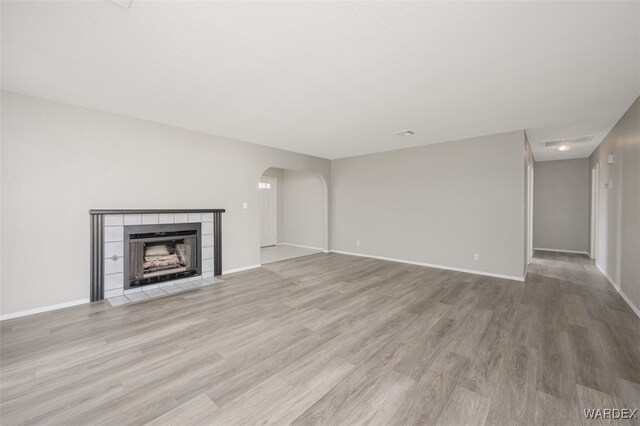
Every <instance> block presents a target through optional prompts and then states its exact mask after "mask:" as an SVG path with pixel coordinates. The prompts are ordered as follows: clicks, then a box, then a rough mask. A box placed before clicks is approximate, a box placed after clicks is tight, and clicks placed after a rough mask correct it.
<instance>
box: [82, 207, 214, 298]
mask: <svg viewBox="0 0 640 426" xmlns="http://www.w3.org/2000/svg"><path fill="white" fill-rule="evenodd" d="M92 212H95V211H92ZM220 212H224V210H222V209H219V210H218V213H217V216H214V215H215V214H216V213H215V211H214V212H212V211H205V212H196V213H193V212H188V213H185V212H180V211H176V212H171V211H167V210H163V211H159V212H158V213H153V212H148V211H147V212H145V213H137V212H136V211H125V212H124V213H119V212H118V211H110V212H105V213H103V214H102V220H101V223H102V227H101V228H102V245H101V247H102V250H101V256H97V257H95V256H94V257H93V258H94V259H100V260H101V261H102V267H101V268H98V271H100V270H101V273H100V272H99V273H98V275H97V276H98V277H99V278H101V279H102V282H103V283H102V284H103V292H104V293H103V297H104V299H107V300H108V301H109V303H110V304H111V305H112V306H116V305H122V304H126V303H132V302H137V301H141V300H147V299H150V298H155V297H163V296H166V295H168V294H173V293H178V292H182V291H186V290H189V289H194V288H197V287H203V286H207V285H211V284H215V283H219V282H222V280H220V279H218V278H216V277H215V275H216V274H220V272H219V269H220V268H219V267H218V268H216V267H215V265H214V259H221V257H220V256H219V254H218V255H216V254H215V251H216V250H220V249H221V244H220V239H219V236H218V238H216V239H214V228H215V229H216V230H220V229H221V228H220V226H219V223H220V222H219V219H215V217H217V218H219V217H220V214H219V213H220ZM92 214H95V213H92ZM215 220H218V222H215ZM187 223H199V224H200V235H199V238H200V245H199V248H200V253H201V255H202V259H201V268H199V272H200V275H196V276H190V277H184V278H182V279H174V280H171V281H163V282H160V283H157V284H148V285H141V286H139V287H134V288H126V287H127V286H126V285H125V277H124V275H125V265H124V262H125V257H124V256H125V253H126V250H125V247H124V245H125V241H126V235H125V226H128V225H154V224H157V225H164V224H187ZM216 223H217V225H216ZM216 226H217V228H216ZM98 229H100V228H98ZM127 229H131V228H127ZM216 232H217V231H216ZM127 245H128V244H127ZM96 253H98V252H97V251H96ZM94 264H95V261H94ZM92 270H94V269H93V268H92ZM214 271H216V272H214ZM98 294H102V292H100V293H98ZM100 299H102V298H101V297H98V298H96V299H95V300H100Z"/></svg>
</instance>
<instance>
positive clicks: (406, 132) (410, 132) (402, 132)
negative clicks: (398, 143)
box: [394, 129, 416, 136]
mask: <svg viewBox="0 0 640 426" xmlns="http://www.w3.org/2000/svg"><path fill="white" fill-rule="evenodd" d="M394 134H395V135H398V136H413V135H415V134H416V132H414V131H413V130H411V129H407V130H400V131H399V132H395V133H394Z"/></svg>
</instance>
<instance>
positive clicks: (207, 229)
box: [202, 222, 213, 235]
mask: <svg viewBox="0 0 640 426" xmlns="http://www.w3.org/2000/svg"><path fill="white" fill-rule="evenodd" d="M208 234H213V222H202V235H208Z"/></svg>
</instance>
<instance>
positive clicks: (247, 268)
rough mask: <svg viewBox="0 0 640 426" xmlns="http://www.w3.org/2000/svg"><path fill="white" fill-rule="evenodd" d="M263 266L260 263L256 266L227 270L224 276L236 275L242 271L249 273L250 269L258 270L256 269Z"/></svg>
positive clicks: (223, 272)
mask: <svg viewBox="0 0 640 426" xmlns="http://www.w3.org/2000/svg"><path fill="white" fill-rule="evenodd" d="M261 266H262V265H261V264H260V263H256V264H255V265H249V266H243V267H241V268H235V269H227V270H226V271H222V275H226V274H234V273H236V272H242V271H248V270H249V269H256V268H259V267H261Z"/></svg>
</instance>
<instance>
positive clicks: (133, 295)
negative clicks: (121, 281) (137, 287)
mask: <svg viewBox="0 0 640 426" xmlns="http://www.w3.org/2000/svg"><path fill="white" fill-rule="evenodd" d="M126 297H127V299H129V300H131V301H132V302H137V301H139V300H145V299H149V295H148V294H146V293H145V292H144V291H139V292H137V293H131V294H127V295H126Z"/></svg>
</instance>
